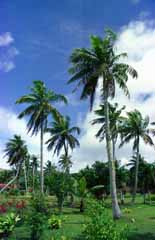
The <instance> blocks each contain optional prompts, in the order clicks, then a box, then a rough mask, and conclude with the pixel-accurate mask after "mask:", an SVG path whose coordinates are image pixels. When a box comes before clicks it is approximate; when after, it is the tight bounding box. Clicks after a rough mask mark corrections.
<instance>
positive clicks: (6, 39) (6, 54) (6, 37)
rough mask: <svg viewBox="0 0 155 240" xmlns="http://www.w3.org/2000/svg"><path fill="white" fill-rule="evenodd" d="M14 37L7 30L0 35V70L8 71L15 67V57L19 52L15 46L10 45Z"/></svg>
mask: <svg viewBox="0 0 155 240" xmlns="http://www.w3.org/2000/svg"><path fill="white" fill-rule="evenodd" d="M13 42H14V38H13V37H12V34H11V33H9V32H6V33H3V34H1V35H0V71H3V72H10V71H11V70H13V69H14V68H15V63H14V60H15V57H16V56H17V55H18V54H19V51H18V50H17V48H15V47H13V46H12V43H13Z"/></svg>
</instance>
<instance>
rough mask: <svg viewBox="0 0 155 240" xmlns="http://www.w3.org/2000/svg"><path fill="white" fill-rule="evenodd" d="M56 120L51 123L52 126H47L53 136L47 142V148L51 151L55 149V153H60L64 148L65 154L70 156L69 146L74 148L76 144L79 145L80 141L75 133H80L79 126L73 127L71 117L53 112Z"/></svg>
mask: <svg viewBox="0 0 155 240" xmlns="http://www.w3.org/2000/svg"><path fill="white" fill-rule="evenodd" d="M53 119H54V121H53V122H52V123H51V128H47V130H46V132H48V133H49V134H50V135H51V136H50V138H49V139H48V141H47V142H46V144H47V149H48V150H49V151H51V150H54V154H57V156H58V155H59V153H60V151H61V150H62V149H63V150H64V152H65V155H66V156H68V151H69V148H70V150H73V149H74V148H75V147H76V146H79V145H80V144H79V141H78V140H77V139H76V137H75V136H74V133H76V134H80V129H79V128H78V127H75V126H74V127H71V126H70V125H71V123H70V118H69V117H68V116H67V117H63V116H61V115H58V114H53Z"/></svg>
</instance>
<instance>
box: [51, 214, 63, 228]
mask: <svg viewBox="0 0 155 240" xmlns="http://www.w3.org/2000/svg"><path fill="white" fill-rule="evenodd" d="M48 224H49V227H50V228H51V229H60V228H61V226H62V220H61V219H60V218H59V217H58V216H56V215H52V217H51V218H49V220H48Z"/></svg>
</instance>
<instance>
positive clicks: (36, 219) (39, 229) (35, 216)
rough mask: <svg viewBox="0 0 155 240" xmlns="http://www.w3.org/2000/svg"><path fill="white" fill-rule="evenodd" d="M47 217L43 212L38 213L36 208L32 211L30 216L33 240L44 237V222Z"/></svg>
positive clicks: (29, 221)
mask: <svg viewBox="0 0 155 240" xmlns="http://www.w3.org/2000/svg"><path fill="white" fill-rule="evenodd" d="M45 221H46V219H45V217H44V216H43V215H42V213H37V212H36V211H35V210H33V211H32V212H31V215H30V216H29V220H28V223H29V226H30V230H31V239H32V240H39V239H41V237H42V234H43V230H44V224H45Z"/></svg>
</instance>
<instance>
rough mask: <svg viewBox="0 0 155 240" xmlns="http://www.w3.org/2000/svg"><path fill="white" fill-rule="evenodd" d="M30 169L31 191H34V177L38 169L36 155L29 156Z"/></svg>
mask: <svg viewBox="0 0 155 240" xmlns="http://www.w3.org/2000/svg"><path fill="white" fill-rule="evenodd" d="M30 159H31V167H32V189H33V192H34V190H35V177H36V174H37V169H38V167H39V162H38V157H37V156H36V155H31V157H30Z"/></svg>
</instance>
